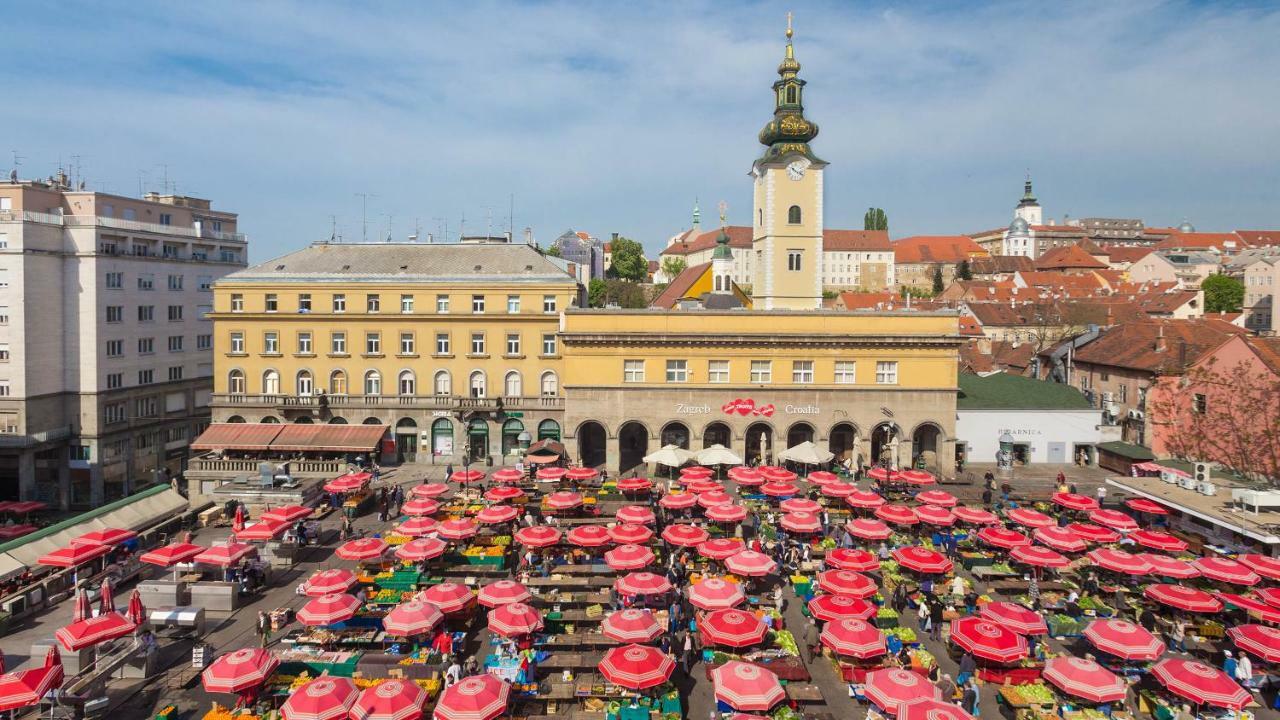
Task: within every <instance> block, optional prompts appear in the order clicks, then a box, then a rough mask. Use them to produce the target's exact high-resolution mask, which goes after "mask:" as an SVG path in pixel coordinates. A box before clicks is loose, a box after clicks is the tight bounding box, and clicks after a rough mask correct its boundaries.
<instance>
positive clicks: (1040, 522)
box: [1004, 508, 1057, 528]
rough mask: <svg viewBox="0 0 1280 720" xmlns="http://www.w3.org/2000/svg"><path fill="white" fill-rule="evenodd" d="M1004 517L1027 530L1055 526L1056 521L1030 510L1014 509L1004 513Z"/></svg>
mask: <svg viewBox="0 0 1280 720" xmlns="http://www.w3.org/2000/svg"><path fill="white" fill-rule="evenodd" d="M1004 516H1005V517H1007V518H1009V520H1010V521H1012V522H1015V523H1017V524H1019V525H1021V526H1023V527H1029V528H1042V527H1049V526H1051V525H1056V524H1057V521H1055V520H1054V519H1053V518H1051V517H1049V516H1048V515H1045V514H1044V513H1042V512H1040V511H1038V510H1032V509H1031V508H1014V509H1012V510H1009V511H1008V512H1006V513H1005V514H1004Z"/></svg>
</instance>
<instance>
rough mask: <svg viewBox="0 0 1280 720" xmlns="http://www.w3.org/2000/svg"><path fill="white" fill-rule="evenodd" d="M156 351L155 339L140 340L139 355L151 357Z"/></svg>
mask: <svg viewBox="0 0 1280 720" xmlns="http://www.w3.org/2000/svg"><path fill="white" fill-rule="evenodd" d="M155 351H156V339H155V338H138V354H139V355H150V354H152V353H154V352H155Z"/></svg>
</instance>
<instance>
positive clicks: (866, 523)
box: [844, 518, 893, 540]
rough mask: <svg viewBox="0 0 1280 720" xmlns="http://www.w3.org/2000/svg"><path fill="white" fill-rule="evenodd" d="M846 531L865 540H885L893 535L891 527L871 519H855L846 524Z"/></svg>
mask: <svg viewBox="0 0 1280 720" xmlns="http://www.w3.org/2000/svg"><path fill="white" fill-rule="evenodd" d="M844 529H845V530H848V531H849V534H850V535H853V536H854V537H859V538H862V539H864V540H884V539H886V538H888V537H889V536H890V535H892V534H893V531H892V530H890V529H889V526H888V525H886V524H884V523H883V522H880V521H879V520H872V519H871V518H855V519H853V520H850V521H849V522H847V523H845V526H844Z"/></svg>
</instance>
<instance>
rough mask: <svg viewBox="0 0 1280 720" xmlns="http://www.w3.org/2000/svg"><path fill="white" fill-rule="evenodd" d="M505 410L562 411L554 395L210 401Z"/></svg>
mask: <svg viewBox="0 0 1280 720" xmlns="http://www.w3.org/2000/svg"><path fill="white" fill-rule="evenodd" d="M499 400H501V401H502V407H503V409H505V410H517V411H519V410H563V409H564V398H563V397H560V396H558V395H534V396H519V397H498V396H492V397H483V398H472V397H457V396H454V395H323V396H321V395H237V394H229V393H217V394H215V395H214V396H213V402H212V404H213V405H215V406H222V407H245V408H256V409H264V410H265V409H272V410H276V411H279V412H289V411H310V410H314V409H317V408H320V407H322V401H323V403H324V405H327V406H328V407H330V408H332V409H335V410H344V409H353V410H354V409H363V408H392V407H398V408H406V409H411V410H447V411H450V412H455V411H467V410H496V409H497V406H498V401H499Z"/></svg>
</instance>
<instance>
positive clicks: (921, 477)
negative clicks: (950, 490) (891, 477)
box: [898, 470, 938, 485]
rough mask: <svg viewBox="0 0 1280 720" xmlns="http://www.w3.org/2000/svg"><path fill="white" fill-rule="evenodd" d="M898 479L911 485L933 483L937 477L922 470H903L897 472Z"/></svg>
mask: <svg viewBox="0 0 1280 720" xmlns="http://www.w3.org/2000/svg"><path fill="white" fill-rule="evenodd" d="M898 480H900V481H902V482H904V483H910V484H912V485H933V484H934V483H936V482H938V479H937V478H935V477H934V476H933V474H932V473H928V472H925V471H924V470H903V471H901V472H899V473H898Z"/></svg>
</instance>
